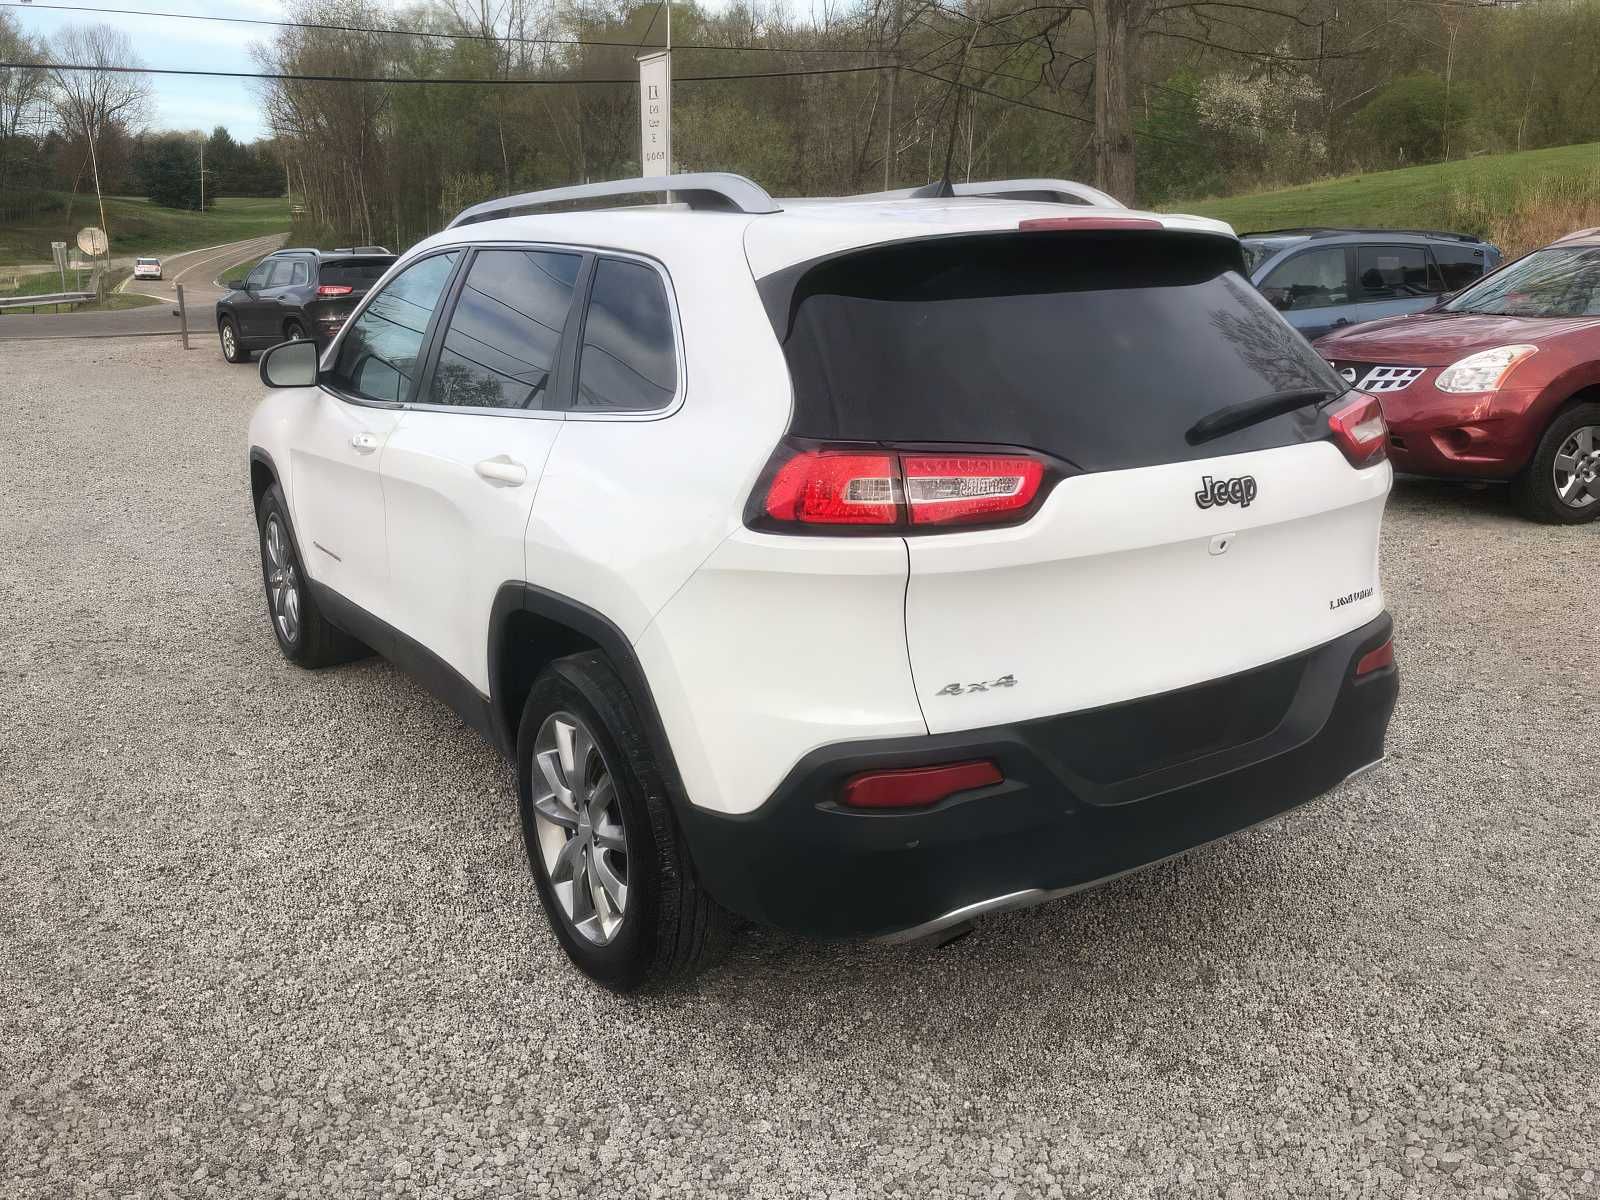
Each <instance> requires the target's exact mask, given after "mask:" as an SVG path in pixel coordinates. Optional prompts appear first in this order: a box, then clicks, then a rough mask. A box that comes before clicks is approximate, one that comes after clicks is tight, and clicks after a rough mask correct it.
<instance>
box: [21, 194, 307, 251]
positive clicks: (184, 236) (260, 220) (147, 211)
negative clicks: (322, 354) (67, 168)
mask: <svg viewBox="0 0 1600 1200" xmlns="http://www.w3.org/2000/svg"><path fill="white" fill-rule="evenodd" d="M54 199H55V201H56V206H55V207H52V208H50V209H48V210H47V211H45V212H41V213H40V214H39V215H37V216H35V217H32V218H29V219H27V220H22V221H7V222H4V223H0V266H5V265H10V264H15V263H47V262H49V261H50V243H51V242H52V241H62V242H66V243H67V244H68V245H69V246H71V245H72V244H73V239H74V238H75V237H76V236H77V233H78V230H80V229H82V228H83V227H84V226H86V225H98V224H100V209H99V206H98V205H96V203H95V198H94V196H93V195H92V194H91V195H88V196H85V195H83V194H81V193H80V194H79V195H77V196H72V197H69V196H68V195H67V194H66V193H64V192H62V193H55V194H54ZM69 199H70V201H71V211H70V213H69V212H68V201H69ZM106 224H107V225H109V226H111V254H112V256H113V257H116V258H122V257H126V256H128V255H130V254H173V253H176V252H177V251H179V250H198V249H199V248H201V247H202V246H217V245H221V244H222V243H223V242H237V241H242V240H244V239H245V238H251V237H260V236H261V235H263V234H268V233H276V232H278V231H279V230H284V231H287V230H288V228H289V202H288V201H287V200H285V199H281V198H274V199H246V198H243V197H232V196H225V197H223V198H222V199H220V200H218V201H217V202H216V207H215V208H212V209H210V210H208V211H206V212H203V213H199V212H186V211H184V210H182V209H176V208H162V207H160V206H159V205H155V204H152V203H150V201H148V200H145V199H143V198H141V197H135V196H107V197H106Z"/></svg>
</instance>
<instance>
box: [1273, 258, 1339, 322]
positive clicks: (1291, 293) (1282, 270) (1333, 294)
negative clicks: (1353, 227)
mask: <svg viewBox="0 0 1600 1200" xmlns="http://www.w3.org/2000/svg"><path fill="white" fill-rule="evenodd" d="M1261 294H1262V295H1264V296H1265V297H1266V298H1267V299H1268V300H1269V301H1270V302H1271V303H1272V306H1273V307H1274V308H1277V309H1279V310H1281V311H1283V312H1291V311H1293V310H1296V309H1301V308H1327V307H1328V306H1329V305H1330V304H1348V303H1350V281H1349V280H1348V279H1347V278H1346V275H1345V261H1344V247H1342V246H1324V247H1322V248H1321V249H1320V250H1302V251H1301V252H1300V253H1299V254H1296V255H1295V256H1294V257H1293V258H1291V259H1289V260H1288V261H1286V262H1282V263H1279V264H1278V265H1277V266H1276V267H1274V268H1273V269H1272V271H1271V272H1270V273H1269V274H1268V275H1267V277H1266V278H1265V279H1263V280H1262V281H1261Z"/></svg>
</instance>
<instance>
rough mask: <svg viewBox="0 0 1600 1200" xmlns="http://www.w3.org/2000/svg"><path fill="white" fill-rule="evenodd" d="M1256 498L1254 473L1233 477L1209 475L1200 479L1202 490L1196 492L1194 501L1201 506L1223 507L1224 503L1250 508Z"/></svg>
mask: <svg viewBox="0 0 1600 1200" xmlns="http://www.w3.org/2000/svg"><path fill="white" fill-rule="evenodd" d="M1255 498H1256V477H1255V476H1254V475H1237V476H1235V477H1234V478H1232V479H1213V478H1211V476H1209V475H1207V476H1206V477H1205V478H1204V479H1202V480H1201V481H1200V490H1199V491H1198V492H1196V493H1195V494H1194V502H1195V503H1196V504H1198V505H1199V506H1200V507H1201V508H1212V507H1216V508H1221V507H1222V506H1223V505H1224V504H1237V505H1238V506H1239V507H1240V508H1249V507H1250V502H1251V501H1252V500H1254V499H1255Z"/></svg>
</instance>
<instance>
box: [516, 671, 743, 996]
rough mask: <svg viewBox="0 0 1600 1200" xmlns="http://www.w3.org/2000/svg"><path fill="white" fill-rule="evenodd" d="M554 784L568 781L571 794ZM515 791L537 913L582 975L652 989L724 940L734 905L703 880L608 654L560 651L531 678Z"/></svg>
mask: <svg viewBox="0 0 1600 1200" xmlns="http://www.w3.org/2000/svg"><path fill="white" fill-rule="evenodd" d="M563 725H565V726H566V727H567V732H566V733H565V734H563V733H561V732H560V729H561V727H562V726H563ZM568 758H571V759H572V761H571V762H570V763H569V762H568V761H567V759H568ZM580 763H581V769H580ZM574 779H576V780H578V781H579V787H578V788H577V789H572V787H571V784H572V782H573V780H574ZM558 784H559V785H562V786H563V787H566V788H567V789H568V790H567V794H568V795H569V796H572V795H573V792H574V790H576V795H575V796H573V800H572V802H570V803H569V802H565V801H563V799H562V793H561V791H560V790H559V789H558V787H557V785H558ZM607 784H609V787H608V786H607ZM517 792H518V811H519V814H520V816H521V820H522V837H523V844H524V846H525V848H526V849H527V852H528V867H529V869H530V870H531V871H532V873H533V879H534V884H535V886H536V887H537V888H538V892H539V900H540V902H541V903H542V905H543V906H544V911H545V916H546V918H547V919H548V920H549V922H550V928H551V929H552V930H553V931H554V932H555V935H556V940H557V941H559V942H560V943H561V948H562V949H563V950H564V951H566V954H567V957H568V958H569V959H571V960H572V963H573V965H574V966H576V967H577V968H578V969H579V970H580V971H582V972H583V973H584V974H585V975H587V976H588V977H589V978H590V979H592V980H594V981H595V982H596V983H598V984H600V985H601V986H602V987H606V988H609V989H611V990H612V991H614V992H632V991H639V990H660V989H662V988H665V987H668V986H671V985H672V984H674V983H681V982H683V981H686V980H688V979H689V978H692V977H693V976H694V975H696V974H698V973H699V972H700V971H701V970H703V969H704V968H705V967H707V966H709V965H711V964H712V963H713V962H715V961H716V960H717V959H718V958H719V957H720V956H721V955H722V953H723V951H724V950H726V948H727V946H728V943H729V940H730V938H731V935H732V932H733V927H734V920H733V917H732V916H731V914H729V913H728V912H727V911H726V910H724V909H723V908H722V907H721V906H719V905H718V904H717V903H716V901H714V900H713V899H711V897H710V896H708V895H707V894H706V892H705V891H704V889H703V888H701V886H700V881H699V879H698V878H697V877H696V875H695V873H694V868H693V865H692V864H691V863H690V861H689V856H688V852H687V850H686V848H685V847H684V844H683V839H682V836H681V834H680V833H679V831H678V827H677V822H676V821H675V820H674V819H673V816H672V808H671V802H670V801H669V799H668V797H667V791H666V787H665V785H664V783H663V781H662V777H661V772H660V770H659V768H658V767H657V765H656V761H655V757H654V755H653V754H652V753H651V751H650V747H649V744H648V742H647V741H646V739H645V736H644V729H643V725H642V723H641V721H640V719H639V715H638V711H637V710H636V709H635V708H634V705H633V701H632V699H631V698H630V697H629V695H628V692H627V689H626V688H625V687H624V686H623V684H622V681H621V680H620V679H618V678H617V675H616V672H615V671H613V670H612V668H611V664H610V662H609V661H608V660H607V658H606V656H605V655H604V654H601V653H600V652H599V651H585V652H583V653H581V654H574V655H572V656H570V657H568V658H563V659H558V660H557V661H555V662H553V663H551V664H550V665H549V666H548V667H546V668H545V669H544V670H543V671H542V672H541V673H540V674H539V677H538V678H537V679H535V680H534V684H533V689H532V690H531V691H530V692H529V694H528V701H527V704H526V705H525V706H524V707H523V711H522V722H521V725H520V726H519V728H518V732H517ZM585 799H586V800H587V802H585ZM618 826H620V827H621V828H620V829H618ZM585 839H587V840H585ZM574 847H576V849H574ZM618 884H620V885H622V893H621V896H620V900H621V903H620V904H619V903H617V900H618V893H617V890H616V889H617V885H618Z"/></svg>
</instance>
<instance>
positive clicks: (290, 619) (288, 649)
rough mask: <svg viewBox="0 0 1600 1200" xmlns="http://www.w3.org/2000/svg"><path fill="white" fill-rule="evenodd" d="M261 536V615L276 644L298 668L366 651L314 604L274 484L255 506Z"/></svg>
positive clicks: (286, 513)
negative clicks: (264, 601)
mask: <svg viewBox="0 0 1600 1200" xmlns="http://www.w3.org/2000/svg"><path fill="white" fill-rule="evenodd" d="M256 525H257V527H258V529H259V531H260V540H261V581H262V583H263V584H264V585H265V587H266V591H267V616H268V617H269V618H270V619H271V621H272V632H273V635H274V636H275V637H277V639H278V649H280V650H282V651H283V656H284V657H285V658H287V659H288V660H289V661H290V662H292V663H296V664H297V665H299V666H302V667H311V668H315V667H331V666H333V665H335V664H336V663H342V662H349V661H350V660H351V659H353V658H360V657H362V656H363V655H365V654H368V653H370V651H369V650H368V649H367V647H366V646H364V645H362V644H361V643H360V642H358V641H357V640H356V639H355V638H353V637H351V636H350V635H349V634H347V633H345V632H344V630H342V629H338V628H336V627H335V626H333V625H332V624H330V623H329V622H328V620H327V619H326V618H325V617H324V616H323V615H322V610H321V609H319V608H318V607H317V602H316V599H315V598H314V597H313V596H312V594H311V589H310V586H309V581H308V580H307V579H306V575H305V570H304V568H303V567H302V566H301V563H300V555H299V552H298V551H297V550H296V549H295V539H294V530H293V527H292V526H291V525H290V524H289V508H288V505H286V504H285V503H284V502H283V492H282V491H281V490H280V489H279V487H278V485H277V484H275V483H274V484H272V485H271V486H270V487H268V488H267V490H266V493H265V495H263V496H262V497H261V504H260V507H259V508H257V510H256Z"/></svg>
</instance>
